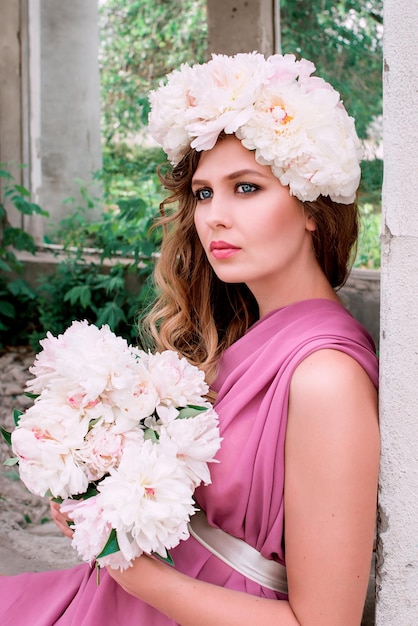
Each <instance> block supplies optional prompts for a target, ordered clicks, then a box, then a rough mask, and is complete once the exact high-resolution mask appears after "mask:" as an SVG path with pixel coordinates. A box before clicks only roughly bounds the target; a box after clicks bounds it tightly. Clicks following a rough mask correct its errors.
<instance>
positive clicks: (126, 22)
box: [99, 0, 207, 143]
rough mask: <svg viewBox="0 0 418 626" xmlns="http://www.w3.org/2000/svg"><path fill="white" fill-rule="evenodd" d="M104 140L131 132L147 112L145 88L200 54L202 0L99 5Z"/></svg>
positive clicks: (139, 0) (203, 27)
mask: <svg viewBox="0 0 418 626" xmlns="http://www.w3.org/2000/svg"><path fill="white" fill-rule="evenodd" d="M99 27H100V65H101V86H102V103H103V129H104V137H105V142H106V143H107V142H109V141H112V140H113V138H114V136H115V134H117V135H118V137H119V138H120V137H123V136H126V135H127V134H131V133H136V132H137V131H138V130H139V129H140V128H141V127H143V126H144V124H145V123H146V120H147V116H148V91H149V90H150V88H152V87H155V86H156V85H157V83H158V82H159V80H160V79H161V78H162V77H163V76H164V75H165V74H166V73H167V72H168V71H170V70H172V69H174V68H176V67H179V66H180V65H181V63H183V62H186V61H187V62H190V61H191V62H200V61H203V60H204V59H205V57H206V46H207V43H206V42H207V24H206V2H205V0H182V2H177V1H176V0H155V1H154V2H149V0H136V1H129V2H127V0H106V2H103V3H102V5H101V8H100V24H99Z"/></svg>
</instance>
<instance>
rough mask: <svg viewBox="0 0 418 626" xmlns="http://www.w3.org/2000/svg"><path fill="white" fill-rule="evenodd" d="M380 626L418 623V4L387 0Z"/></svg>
mask: <svg viewBox="0 0 418 626" xmlns="http://www.w3.org/2000/svg"><path fill="white" fill-rule="evenodd" d="M384 18H385V44H384V72H383V73H384V152H385V155H384V159H385V174H384V185H383V220H382V222H383V226H382V228H383V235H382V268H381V339H380V353H381V432H382V464H381V485H380V494H379V525H378V564H377V606H376V625H377V626H393V625H394V624H396V626H413V625H415V624H418V210H417V203H418V107H417V102H418V44H417V36H416V34H417V32H418V4H417V2H416V0H403V2H399V0H384Z"/></svg>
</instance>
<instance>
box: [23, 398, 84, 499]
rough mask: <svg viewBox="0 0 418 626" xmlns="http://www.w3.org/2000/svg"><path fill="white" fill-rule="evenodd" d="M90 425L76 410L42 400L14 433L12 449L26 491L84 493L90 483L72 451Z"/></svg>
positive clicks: (66, 494) (58, 493)
mask: <svg viewBox="0 0 418 626" xmlns="http://www.w3.org/2000/svg"><path fill="white" fill-rule="evenodd" d="M87 430H88V423H87V422H86V421H85V420H84V421H83V420H82V419H79V415H78V414H77V412H76V411H74V410H73V409H71V408H70V407H68V406H66V405H59V404H55V403H54V402H52V401H51V399H50V398H46V399H44V398H42V396H41V398H39V399H38V401H37V402H35V404H34V405H33V406H32V407H30V408H29V409H28V410H27V411H26V413H25V414H24V415H23V416H22V418H21V420H20V423H19V426H18V427H17V428H16V429H15V430H14V431H13V433H12V450H13V452H14V454H15V455H16V456H17V458H18V459H19V473H20V477H21V479H22V481H23V482H24V483H25V485H26V486H27V488H28V489H29V490H30V491H32V492H33V493H36V494H38V495H41V496H43V495H45V494H46V493H48V492H50V493H51V494H52V495H53V496H55V497H62V498H65V497H67V496H69V495H71V494H77V493H83V492H84V491H85V490H86V488H87V484H88V480H87V477H86V476H85V474H84V472H83V470H82V468H81V467H80V465H79V463H78V462H77V461H76V459H75V458H74V455H73V452H74V450H75V449H77V448H78V447H79V446H81V445H82V444H83V440H84V436H85V435H86V433H87Z"/></svg>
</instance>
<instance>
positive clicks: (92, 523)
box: [60, 496, 112, 563]
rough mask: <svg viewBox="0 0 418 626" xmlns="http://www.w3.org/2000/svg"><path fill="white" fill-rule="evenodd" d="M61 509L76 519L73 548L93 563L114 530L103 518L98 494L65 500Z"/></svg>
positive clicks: (72, 540) (84, 558)
mask: <svg viewBox="0 0 418 626" xmlns="http://www.w3.org/2000/svg"><path fill="white" fill-rule="evenodd" d="M60 510H61V513H64V515H67V516H68V517H69V518H70V519H71V520H73V521H74V525H73V529H74V533H73V536H72V539H71V543H72V546H73V548H75V549H76V550H77V553H78V554H79V556H80V557H81V558H82V559H83V561H87V562H89V563H91V562H92V561H94V560H95V558H96V556H97V555H98V554H100V552H101V551H102V550H103V548H104V547H105V545H106V543H107V540H108V538H109V535H110V532H111V530H112V527H111V526H110V524H109V523H108V522H106V521H105V520H104V519H103V516H102V511H101V509H100V506H99V505H98V501H97V496H93V497H91V498H87V499H86V500H71V499H67V500H64V502H63V503H62V504H61V506H60Z"/></svg>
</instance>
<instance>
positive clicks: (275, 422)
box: [0, 53, 379, 626]
mask: <svg viewBox="0 0 418 626" xmlns="http://www.w3.org/2000/svg"><path fill="white" fill-rule="evenodd" d="M313 70H314V67H313V65H312V64H311V63H309V62H307V61H305V60H301V61H296V59H295V58H294V57H293V56H291V55H286V56H284V57H282V56H280V55H276V56H274V57H270V58H269V59H264V57H262V55H259V54H256V53H253V54H241V55H236V56H235V57H224V56H215V57H213V59H212V60H211V61H209V62H208V63H206V64H203V65H201V66H194V67H193V68H190V67H188V66H183V67H182V68H181V70H180V71H179V72H174V73H172V74H171V75H170V76H169V79H168V82H167V84H166V85H164V86H161V87H160V88H159V89H158V90H157V91H156V92H154V93H153V94H152V95H151V104H152V111H151V115H150V129H151V132H152V133H153V135H154V137H155V138H156V139H157V141H159V142H160V143H161V145H162V146H163V148H164V149H165V150H166V153H167V155H168V157H169V159H170V160H171V162H172V163H173V170H172V172H171V173H170V174H168V175H167V176H166V177H165V178H164V179H163V182H164V184H165V186H166V188H167V189H168V190H169V192H170V197H169V198H168V200H167V201H166V202H165V207H163V215H162V218H161V220H160V222H161V224H162V225H163V229H164V240H163V245H162V250H161V258H160V260H159V262H158V265H157V268H156V284H157V287H158V289H159V297H158V299H157V302H156V304H155V306H154V308H153V309H152V311H151V312H150V313H149V314H148V317H147V320H146V321H145V323H144V332H145V331H146V330H148V336H151V337H152V338H153V341H154V345H155V347H156V348H157V349H164V348H174V349H176V350H178V351H179V352H180V353H181V354H183V355H184V356H186V357H187V358H189V359H190V360H191V361H192V362H193V363H195V364H198V365H200V367H202V368H203V369H204V370H205V372H206V376H207V380H208V382H209V383H210V384H211V387H212V392H213V395H214V396H216V407H217V411H218V414H219V416H220V427H221V434H222V436H223V438H224V439H223V442H222V446H221V450H220V453H219V454H218V459H219V461H220V462H219V464H216V465H214V466H213V470H212V484H211V485H209V486H206V487H200V488H198V489H197V491H196V500H197V502H198V504H199V505H200V507H201V509H202V510H203V511H204V512H205V513H204V514H203V513H202V514H200V515H199V516H195V517H194V518H192V521H191V534H192V536H191V537H190V539H188V540H187V541H185V542H182V543H181V544H180V545H179V546H178V547H177V548H175V549H174V550H173V551H172V556H173V558H174V561H175V568H172V567H169V566H167V565H166V564H164V563H162V562H160V561H159V560H157V559H155V558H153V557H150V556H146V555H143V556H141V557H139V558H138V559H136V561H135V562H134V564H133V566H132V567H131V568H129V569H128V570H126V571H125V572H120V571H118V570H111V569H109V571H108V573H104V575H103V576H102V580H101V584H100V586H99V587H96V583H95V575H94V574H93V572H92V570H91V569H90V568H89V567H88V566H87V565H80V566H79V567H77V568H75V569H72V570H66V571H63V572H59V573H57V572H47V573H42V574H32V575H23V576H20V577H17V578H14V579H5V581H2V583H0V590H1V593H2V605H3V598H4V597H5V598H10V600H8V601H7V603H6V606H4V605H3V606H2V607H1V608H0V617H1V619H0V623H1V624H13V625H14V626H19V624H22V625H23V624H27V623H28V616H30V623H31V624H38V625H39V626H49V625H50V624H55V623H56V624H65V625H69V624H74V625H75V624H77V626H79V625H80V626H82V625H84V626H86V625H91V626H93V624H94V625H96V624H112V625H113V624H115V625H116V624H121V625H122V624H123V625H124V626H129V625H130V624H147V625H148V624H155V625H157V626H158V625H161V626H162V625H169V624H181V625H182V626H212V625H213V624H216V625H217V626H218V625H219V624H222V625H228V626H233V625H235V624H237V625H238V624H239V625H240V626H242V625H246V624H249V625H254V624H263V626H268V625H270V624H274V625H280V626H294V625H298V624H299V625H303V626H305V625H309V626H313V625H315V626H331V625H332V626H336V625H341V626H358V625H359V624H360V621H361V615H362V608H363V604H364V599H365V594H366V588H367V581H368V575H369V568H370V559H371V553H372V545H373V533H374V521H375V505H376V492H377V473H378V462H379V461H378V459H379V438H378V423H377V408H376V407H377V400H376V386H377V363H376V357H375V354H374V349H373V343H372V340H371V338H370V337H369V335H368V333H367V332H366V331H365V330H364V329H363V328H362V327H361V326H360V324H358V323H357V322H356V321H355V320H354V319H353V318H352V317H351V316H350V315H349V313H348V312H347V311H345V309H344V308H343V306H342V305H341V303H340V301H339V299H338V296H337V295H336V291H335V290H336V288H338V287H339V286H341V285H342V284H343V282H344V281H345V279H346V276H347V272H348V265H349V261H350V258H351V253H352V249H353V247H354V246H355V241H356V237H357V226H358V224H357V208H356V203H355V195H356V189H357V186H358V182H359V163H358V162H359V156H360V154H359V141H358V139H357V136H356V134H355V130H354V125H353V122H352V120H351V118H349V116H348V115H347V113H346V111H345V109H344V108H343V106H342V104H341V102H340V100H339V96H338V94H337V93H336V92H335V91H334V90H333V89H332V88H331V87H330V86H329V85H328V84H326V83H325V82H324V81H322V80H321V79H319V78H314V77H311V74H312V71H313ZM170 205H171V206H172V207H173V208H172V210H171V211H167V207H169V206H170ZM53 515H54V517H55V519H56V521H57V523H58V525H59V526H60V527H61V528H62V530H63V531H64V532H65V533H66V534H68V535H69V536H70V535H71V532H70V531H69V530H68V527H67V526H66V520H65V518H64V517H63V516H62V515H61V514H60V512H59V510H58V508H57V507H56V506H55V507H53ZM2 611H3V613H2ZM3 615H4V617H3Z"/></svg>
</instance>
